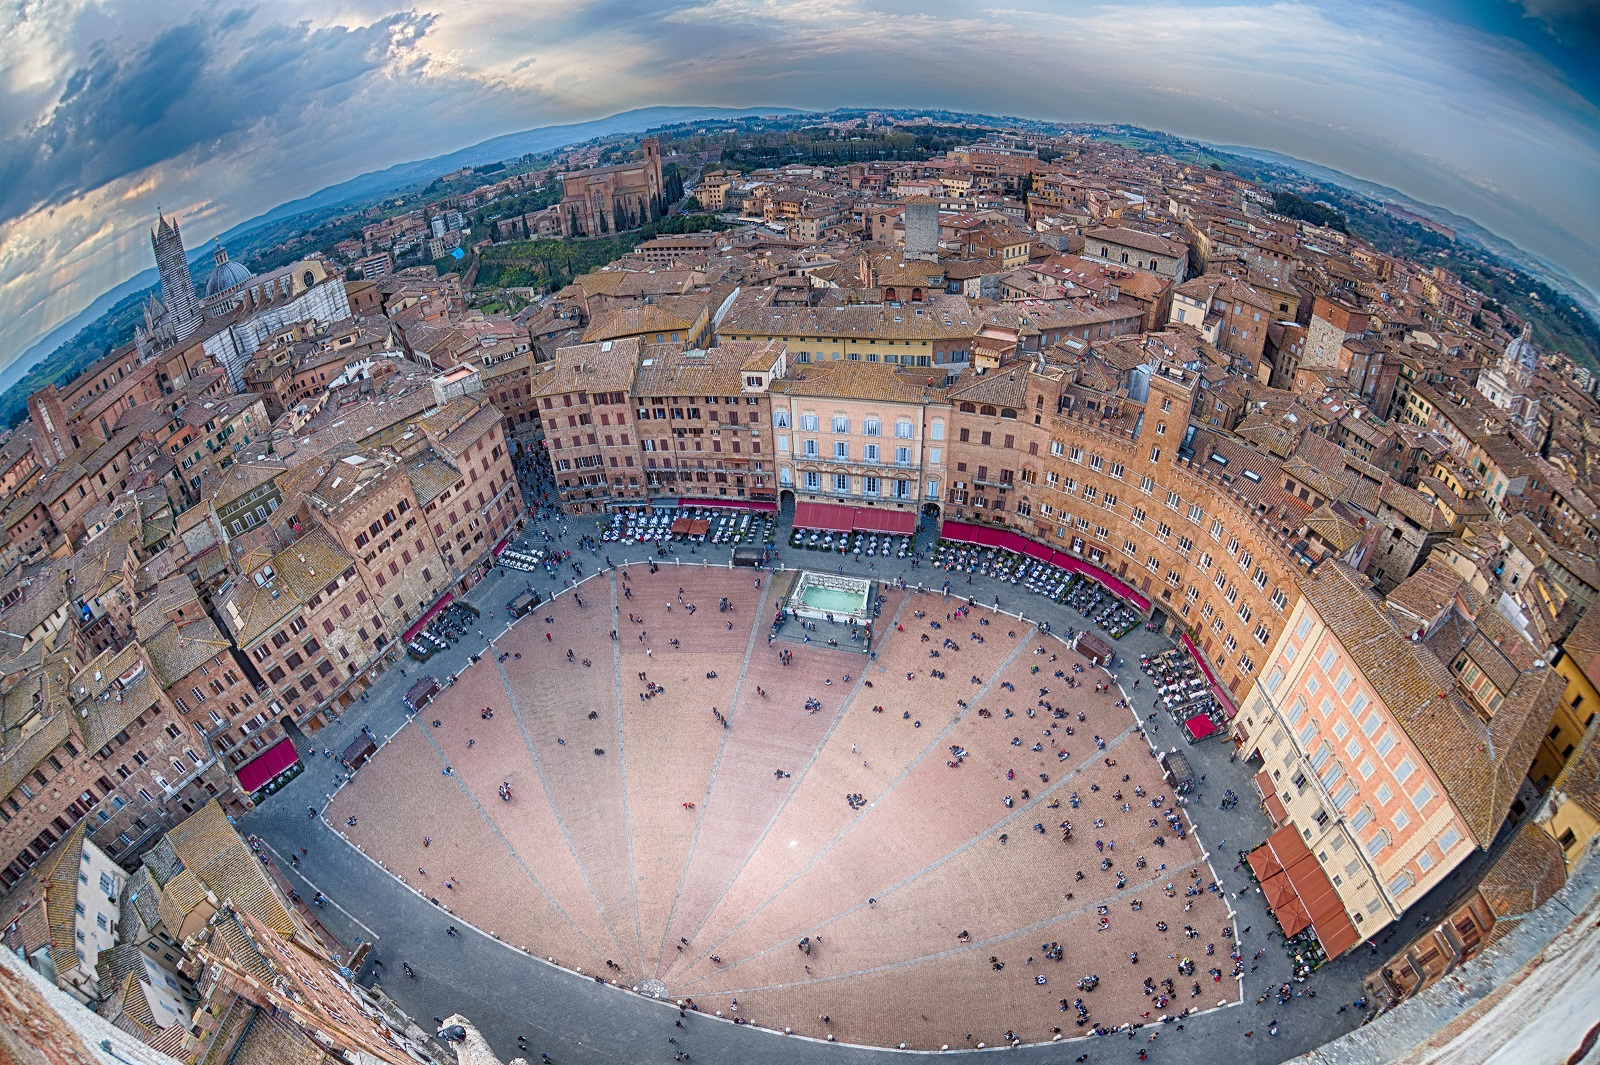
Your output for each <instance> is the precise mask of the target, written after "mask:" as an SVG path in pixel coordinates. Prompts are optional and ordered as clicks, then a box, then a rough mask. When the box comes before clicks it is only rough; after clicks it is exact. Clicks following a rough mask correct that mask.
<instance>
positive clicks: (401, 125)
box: [0, 0, 1600, 369]
mask: <svg viewBox="0 0 1600 1065" xmlns="http://www.w3.org/2000/svg"><path fill="white" fill-rule="evenodd" d="M404 2H405V0H315V2H310V0H275V2H274V3H272V4H270V5H268V4H259V5H250V4H245V5H241V6H236V7H230V6H228V2H227V0H223V2H222V3H217V2H215V0H207V2H205V3H201V2H198V0H133V2H124V0H8V2H7V3H6V4H5V5H4V7H3V9H0V369H3V368H4V367H5V366H6V365H8V364H9V363H10V362H11V361H12V360H14V359H15V357H16V356H17V355H18V354H19V353H20V352H21V351H22V349H24V348H25V347H26V346H27V345H28V344H29V343H30V342H31V341H32V340H33V339H34V338H36V337H37V336H39V335H40V334H42V333H43V332H45V331H46V330H48V329H50V328H51V327H53V326H54V325H56V324H57V323H59V322H61V321H63V320H65V319H66V318H69V317H71V316H72V315H73V314H75V313H77V312H78V311H79V310H81V309H82V308H83V307H84V306H86V305H87V304H88V303H89V302H91V301H92V300H93V299H94V298H96V297H97V296H98V295H100V294H101V293H102V292H104V291H105V290H107V289H108V288H110V287H112V286H113V285H116V284H118V283H120V282H121V281H124V280H126V279H127V278H129V277H131V276H133V275H134V274H136V273H138V272H139V271H140V270H143V269H146V268H147V267H149V266H151V265H152V262H153V260H152V258H151V255H150V250H149V244H148V228H147V227H148V224H149V221H150V219H151V218H152V217H153V216H154V214H155V211H156V208H157V205H158V204H159V205H161V206H163V207H165V208H166V209H167V210H169V211H176V212H177V213H178V214H179V216H180V218H181V219H182V222H183V226H184V235H185V238H186V242H187V243H188V245H189V247H190V248H191V249H194V248H196V247H198V246H199V245H200V244H201V243H202V242H203V241H204V240H206V239H207V238H209V237H210V236H212V235H213V234H216V233H219V232H222V231H223V230H226V229H227V228H229V227H230V226H233V225H236V224H237V223H239V222H241V221H244V220H246V219H248V218H250V217H252V216H254V215H256V214H259V213H261V212H262V211H264V210H267V209H268V208H271V207H273V206H275V205H277V204H279V203H281V202H283V201H286V200H289V199H293V198H295V197H298V196H302V195H305V194H307V193H310V192H313V191H315V190H317V189H319V188H322V187H324V186H326V185H328V184H331V183H333V182H337V181H341V180H343V179H345V178H348V177H352V176H354V175H356V174H359V173H362V172H365V171H368V170H373V169H377V168H381V167H385V166H388V165H391V164H393V163H397V162H402V161H406V160H411V159H417V158H423V157H426V156H431V155H437V154H440V153H442V152H446V151H449V150H452V149H455V148H459V147H463V146H466V145H469V144H472V143H475V142H477V141H480V140H483V139H485V138H488V137H492V136H495V135H498V134H501V133H508V132H513V131H516V130H521V129H528V128H531V127H535V126H542V125H549V124H552V123H562V122H573V121H583V120H586V119H591V118H599V117H603V116H605V115H607V114H611V113H614V112H616V111H621V110H626V109H629V108H633V107H643V106H649V105H653V104H685V105H692V104H703V105H725V106H736V107H743V106H757V105H770V106H789V107H799V108H807V109H810V108H818V109H821V108H829V107H837V106H888V107H949V108H957V109H963V110H971V111H983V112H990V113H996V114H1014V115H1025V116H1029V117H1037V118H1049V119H1059V120H1064V121H1108V122H1129V123H1134V124H1138V125H1143V126H1147V127H1151V128H1158V129H1165V130H1169V131H1171V132H1174V133H1178V134H1182V135H1185V136H1192V137H1198V138H1202V139H1206V140H1211V141H1216V142H1223V143H1236V144H1245V145H1252V146H1257V147H1262V148H1270V149H1273V150H1276V151H1280V152H1285V153H1287V154H1290V155H1295V156H1298V157H1300V158H1303V159H1308V160H1311V161H1314V162H1318V163H1322V164H1325V165H1328V166H1332V167H1336V168H1338V169H1340V170H1344V171H1346V172H1348V173H1350V174H1354V175H1356V176H1359V177H1363V178H1367V179H1370V180H1373V181H1378V182H1381V183H1384V184H1387V185H1391V186H1393V187H1395V188H1398V189H1400V190H1402V191H1404V192H1407V193H1409V194H1411V195H1413V196H1415V197H1417V198H1419V199H1422V200H1425V201H1428V202H1432V203H1438V204H1441V205H1443V206H1446V207H1449V208H1451V209H1453V210H1455V211H1458V212H1460V213H1461V214H1464V215H1467V216H1469V217H1471V218H1474V219H1475V220H1477V221H1478V222H1480V223H1482V224H1483V225H1485V226H1487V227H1489V228H1490V229H1492V230H1494V231H1495V232H1497V233H1499V234H1501V235H1503V236H1505V237H1508V238H1510V239H1511V240H1513V241H1515V242H1517V243H1518V244H1520V245H1522V246H1523V247H1525V248H1527V249H1529V250H1531V251H1534V252H1536V253H1538V254H1541V255H1543V256H1545V257H1546V258H1548V259H1549V260H1551V261H1553V262H1555V263H1557V264H1558V265H1560V266H1563V267H1565V268H1566V269H1567V270H1568V271H1569V272H1571V273H1572V274H1573V275H1574V276H1576V277H1577V278H1579V279H1580V280H1581V281H1583V282H1584V283H1585V284H1586V285H1587V286H1588V287H1589V288H1590V289H1591V290H1600V197H1597V195H1596V194H1597V192H1600V109H1597V101H1600V66H1597V59H1596V57H1597V55H1600V14H1597V11H1600V4H1596V3H1594V2H1593V0H1520V2H1518V0H1408V2H1404V3H1401V2H1382V3H1368V2H1365V0H1298V2H1280V3H1269V4H1244V3H1231V4H1230V3H1223V2H1218V0H1143V2H1133V0H1105V2H1086V0H1056V2H1048V0H997V3H996V5H995V6H987V7H986V6H983V3H982V0H979V2H976V3H974V2H971V0H968V2H966V3H961V4H944V3H940V2H939V0H876V2H873V0H699V2H693V0H690V2H658V0H451V2H450V3H448V4H445V3H439V2H436V0H416V6H415V7H409V8H408V7H403V6H400V5H401V4H403V3H404Z"/></svg>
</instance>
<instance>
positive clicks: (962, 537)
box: [939, 521, 1150, 610]
mask: <svg viewBox="0 0 1600 1065" xmlns="http://www.w3.org/2000/svg"><path fill="white" fill-rule="evenodd" d="M939 535H940V536H942V537H944V538H945V539H946V540H955V541H958V542H960V543H963V544H976V545H978V546H979V547H996V548H1000V549H1002V550H1005V551H1015V552H1016V553H1017V554H1019V555H1026V556H1027V557H1029V558H1036V559H1039V560H1040V561H1041V562H1049V563H1050V564H1051V565H1053V566H1058V567H1060V568H1061V569H1064V570H1066V571H1067V572H1068V573H1078V574H1082V575H1083V576H1085V577H1088V578H1089V579H1090V580H1092V581H1098V582H1099V583H1100V585H1101V586H1102V587H1104V588H1105V589H1106V591H1108V592H1110V593H1111V594H1112V595H1114V596H1116V597H1117V598H1119V599H1121V600H1123V601H1124V602H1127V603H1131V604H1132V605H1133V606H1135V607H1138V608H1139V609H1140V610H1149V609H1150V600H1149V599H1146V598H1145V597H1144V596H1143V595H1142V594H1140V593H1139V592H1138V591H1136V590H1135V589H1134V587H1133V586H1132V585H1131V584H1129V583H1128V582H1127V581H1124V580H1123V579H1121V578H1120V577H1117V576H1115V575H1114V574H1112V573H1110V572H1109V571H1107V570H1105V569H1102V568H1101V567H1099V566H1097V565H1095V564H1094V563H1093V562H1088V561H1086V560H1084V559H1081V558H1078V557H1077V556H1076V555H1069V554H1066V553H1064V552H1061V551H1053V550H1051V549H1050V548H1048V547H1046V546H1045V545H1043V544H1041V543H1039V542H1038V541H1035V540H1030V539H1028V538H1027V537H1026V536H1023V535H1022V534H1021V533H1014V532H1012V531H1011V530H1010V529H994V528H991V527H989V526H987V525H977V524H974V523H972V522H966V521H947V522H945V523H944V525H943V526H941V527H940V530H939ZM1102 550H1104V549H1102Z"/></svg>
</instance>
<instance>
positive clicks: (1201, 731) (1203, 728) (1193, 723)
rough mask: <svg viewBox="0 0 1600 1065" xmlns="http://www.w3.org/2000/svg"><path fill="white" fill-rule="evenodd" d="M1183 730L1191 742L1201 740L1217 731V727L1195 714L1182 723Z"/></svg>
mask: <svg viewBox="0 0 1600 1065" xmlns="http://www.w3.org/2000/svg"><path fill="white" fill-rule="evenodd" d="M1183 730H1184V731H1185V732H1187V733H1188V734H1189V738H1190V739H1191V740H1203V739H1205V738H1206V737H1207V736H1209V735H1211V734H1212V733H1213V732H1215V731H1217V726H1215V725H1213V724H1212V723H1211V719H1210V718H1209V717H1207V716H1206V715H1204V714H1196V715H1195V716H1194V717H1191V718H1190V719H1189V720H1187V721H1185V722H1184V723H1183Z"/></svg>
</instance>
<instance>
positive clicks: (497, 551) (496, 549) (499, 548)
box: [494, 533, 511, 558]
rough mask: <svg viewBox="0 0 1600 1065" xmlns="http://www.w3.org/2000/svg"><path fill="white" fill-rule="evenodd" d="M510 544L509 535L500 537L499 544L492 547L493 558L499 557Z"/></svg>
mask: <svg viewBox="0 0 1600 1065" xmlns="http://www.w3.org/2000/svg"><path fill="white" fill-rule="evenodd" d="M510 542H511V534H510V533H507V534H506V535H505V536H502V537H501V538H500V542H499V543H497V544H495V545H494V553H495V557H497V558H498V557H499V555H500V552H502V551H504V550H505V549H506V545H507V544H509V543H510Z"/></svg>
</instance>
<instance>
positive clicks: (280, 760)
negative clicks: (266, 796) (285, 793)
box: [238, 738, 300, 792]
mask: <svg viewBox="0 0 1600 1065" xmlns="http://www.w3.org/2000/svg"><path fill="white" fill-rule="evenodd" d="M299 760H300V755H299V753H298V752H297V751H295V749H294V741H293V740H290V739H287V738H286V739H281V740H279V741H278V742H277V743H275V744H273V745H272V746H271V747H268V748H267V749H266V750H265V751H263V752H262V753H261V754H260V755H259V756H258V757H257V758H256V759H255V761H253V762H248V763H246V764H245V765H243V766H241V767H240V769H239V774H238V775H239V787H240V789H241V790H243V791H247V792H249V791H256V790H258V789H260V788H261V787H262V786H263V785H265V784H266V783H267V781H269V780H271V779H272V778H273V777H275V776H277V775H278V774H279V773H281V772H283V771H284V770H285V769H288V768H289V767H290V766H292V765H294V764H295V763H296V762H298V761H299Z"/></svg>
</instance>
